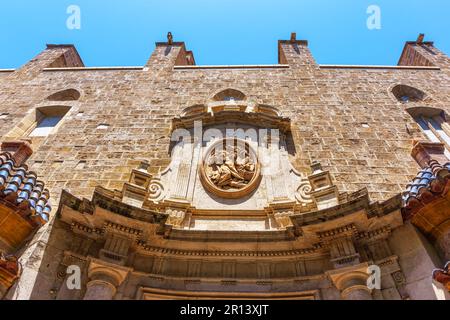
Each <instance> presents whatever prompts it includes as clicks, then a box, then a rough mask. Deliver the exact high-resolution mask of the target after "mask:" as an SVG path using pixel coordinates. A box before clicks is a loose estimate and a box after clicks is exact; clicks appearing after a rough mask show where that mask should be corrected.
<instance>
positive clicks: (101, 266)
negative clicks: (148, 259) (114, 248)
mask: <svg viewBox="0 0 450 320" xmlns="http://www.w3.org/2000/svg"><path fill="white" fill-rule="evenodd" d="M129 271H130V270H129V269H128V268H124V267H121V266H118V265H114V264H110V263H107V262H104V261H101V260H91V262H90V264H89V271H88V277H89V282H88V283H87V285H86V287H87V289H86V293H85V294H84V298H83V300H112V299H113V298H114V296H115V295H116V291H117V288H118V287H119V286H120V285H121V284H122V283H123V281H124V280H125V278H126V277H127V275H128V273H129Z"/></svg>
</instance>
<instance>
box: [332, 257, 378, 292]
mask: <svg viewBox="0 0 450 320" xmlns="http://www.w3.org/2000/svg"><path fill="white" fill-rule="evenodd" d="M367 268H368V265H367V263H361V264H358V265H355V266H350V267H346V268H340V269H335V270H331V271H328V272H327V274H328V277H329V278H330V280H331V282H333V284H334V285H335V286H336V288H337V289H338V290H339V291H340V292H341V297H342V299H344V300H372V290H371V289H370V288H369V287H368V286H367V279H368V278H369V274H368V272H367Z"/></svg>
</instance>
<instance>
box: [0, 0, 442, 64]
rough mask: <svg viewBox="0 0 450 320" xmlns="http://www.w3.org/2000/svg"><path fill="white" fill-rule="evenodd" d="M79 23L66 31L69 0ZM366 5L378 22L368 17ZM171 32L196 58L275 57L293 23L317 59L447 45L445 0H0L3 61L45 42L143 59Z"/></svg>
mask: <svg viewBox="0 0 450 320" xmlns="http://www.w3.org/2000/svg"><path fill="white" fill-rule="evenodd" d="M72 4H74V5H78V6H79V7H80V9H81V29H80V30H69V29H68V28H67V27H66V20H67V18H68V17H69V15H68V14H67V13H66V10H67V7H68V6H69V5H72ZM369 5H378V6H379V7H380V9H381V29H380V30H369V29H368V28H367V26H366V21H367V18H368V16H369V15H368V14H367V13H366V10H367V7H368V6H369ZM168 31H171V32H172V33H173V35H174V40H175V41H184V42H186V45H187V48H188V49H189V50H193V51H194V55H195V59H196V62H197V64H203V65H204V64H272V63H277V40H278V39H288V38H289V36H290V33H291V32H297V38H298V39H307V40H308V41H309V44H310V49H311V51H312V53H313V55H314V57H315V58H316V60H317V61H318V62H319V63H322V64H381V65H384V64H388V65H389V64H396V63H397V61H398V58H399V55H400V53H401V50H402V48H403V44H404V42H405V41H407V40H415V39H416V38H417V35H418V34H419V33H420V32H423V33H425V34H426V39H427V40H432V41H434V42H435V45H436V46H437V47H438V48H439V49H441V50H443V51H444V52H446V53H447V54H450V36H449V31H450V1H448V0H369V1H366V0H308V1H305V0H227V1H225V0H198V1H195V0H191V1H187V0H165V1H163V0H153V1H152V0H127V1H125V0H69V1H66V0H57V1H55V0H39V1H35V0H14V1H5V0H3V1H0V68H16V67H18V66H20V65H22V64H24V63H26V62H27V61H28V60H30V59H31V58H32V57H34V56H35V55H36V54H37V53H39V52H40V51H41V50H42V49H43V48H44V47H45V44H46V43H56V44H60V43H73V44H75V46H76V47H77V49H78V51H79V53H80V55H81V57H82V58H83V60H84V62H85V64H86V65H87V66H120V65H123V66H140V65H144V64H145V62H146V61H147V59H148V57H149V56H150V54H151V52H152V51H153V49H154V43H155V42H156V41H165V39H166V34H167V32H168Z"/></svg>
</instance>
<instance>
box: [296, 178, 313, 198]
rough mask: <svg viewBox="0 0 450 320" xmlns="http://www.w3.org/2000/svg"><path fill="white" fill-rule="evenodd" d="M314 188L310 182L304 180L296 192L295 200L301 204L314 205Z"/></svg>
mask: <svg viewBox="0 0 450 320" xmlns="http://www.w3.org/2000/svg"><path fill="white" fill-rule="evenodd" d="M311 191H312V187H311V184H310V183H309V181H308V180H303V181H302V182H301V183H300V185H299V186H298V188H297V191H296V192H295V199H297V201H298V202H300V203H312V202H313V200H312V197H311Z"/></svg>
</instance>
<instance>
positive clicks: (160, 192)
mask: <svg viewBox="0 0 450 320" xmlns="http://www.w3.org/2000/svg"><path fill="white" fill-rule="evenodd" d="M164 195H165V193H164V185H163V184H162V182H161V180H160V179H153V180H152V181H150V186H149V188H148V198H149V199H150V200H151V201H154V202H158V201H161V200H162V199H163V198H164Z"/></svg>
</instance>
